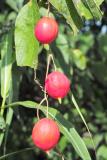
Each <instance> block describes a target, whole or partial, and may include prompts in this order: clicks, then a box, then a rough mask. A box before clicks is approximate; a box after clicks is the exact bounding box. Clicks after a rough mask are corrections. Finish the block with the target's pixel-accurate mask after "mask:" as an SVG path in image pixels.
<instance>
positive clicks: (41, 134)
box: [32, 17, 70, 151]
mask: <svg viewBox="0 0 107 160" xmlns="http://www.w3.org/2000/svg"><path fill="white" fill-rule="evenodd" d="M34 34H35V37H36V39H37V40H38V41H39V42H40V43H42V44H50V43H51V42H53V41H54V40H55V39H56V37H57V35H58V24H57V22H56V21H55V20H54V19H53V18H51V17H43V18H41V19H40V20H39V21H38V23H37V24H36V26H35V29H34ZM69 90H70V81H69V79H68V78H67V76H66V75H65V74H63V73H61V72H59V71H56V70H55V71H53V72H51V73H49V74H48V73H47V75H46V78H45V86H44V91H45V92H46V93H47V94H48V95H49V96H50V97H52V98H54V99H62V98H64V97H65V96H66V95H67V93H68V92H69ZM59 138H60V131H59V127H58V125H57V123H56V122H55V121H54V120H52V119H50V118H48V116H47V118H42V119H41V120H38V122H37V123H36V124H35V125H34V128H33V130H32V140H33V142H34V144H35V145H36V146H37V147H39V148H40V149H42V150H43V151H49V150H51V149H53V148H54V147H55V146H56V145H57V143H58V141H59Z"/></svg>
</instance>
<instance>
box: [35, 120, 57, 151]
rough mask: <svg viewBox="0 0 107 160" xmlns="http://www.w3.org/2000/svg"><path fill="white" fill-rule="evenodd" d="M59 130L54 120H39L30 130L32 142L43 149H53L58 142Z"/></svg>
mask: <svg viewBox="0 0 107 160" xmlns="http://www.w3.org/2000/svg"><path fill="white" fill-rule="evenodd" d="M59 138H60V132H59V128H58V125H57V124H56V122H55V121H53V120H52V119H49V118H42V119H41V120H39V121H38V122H37V123H36V124H35V125H34V128H33V130H32V140H33V142H34V144H35V145H36V146H37V147H39V148H40V149H42V150H43V151H49V150H51V149H53V148H54V147H55V146H56V144H57V143H58V141H59Z"/></svg>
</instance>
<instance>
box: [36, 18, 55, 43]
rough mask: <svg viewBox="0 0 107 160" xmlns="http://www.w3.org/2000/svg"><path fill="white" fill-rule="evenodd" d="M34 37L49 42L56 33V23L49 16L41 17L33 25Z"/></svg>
mask: <svg viewBox="0 0 107 160" xmlns="http://www.w3.org/2000/svg"><path fill="white" fill-rule="evenodd" d="M34 32H35V37H36V38H37V39H38V41H39V42H41V43H43V44H49V43H51V42H52V41H54V40H55V38H56V37H57V35H58V24H57V22H56V21H55V20H54V19H53V18H50V17H43V18H41V19H40V20H39V21H38V23H37V24H36V26H35V30H34Z"/></svg>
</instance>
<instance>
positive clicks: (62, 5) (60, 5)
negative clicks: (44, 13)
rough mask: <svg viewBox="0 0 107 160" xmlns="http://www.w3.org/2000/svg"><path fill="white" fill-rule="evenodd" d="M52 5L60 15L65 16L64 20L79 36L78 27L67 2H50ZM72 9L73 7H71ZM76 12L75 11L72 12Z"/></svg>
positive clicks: (53, 0) (51, 0) (64, 0)
mask: <svg viewBox="0 0 107 160" xmlns="http://www.w3.org/2000/svg"><path fill="white" fill-rule="evenodd" d="M49 1H50V3H51V4H52V5H53V6H54V7H55V8H56V9H57V10H58V12H59V13H60V14H62V15H63V16H64V18H65V19H66V20H67V23H68V24H69V25H70V26H71V28H72V30H73V32H74V34H77V32H78V27H77V26H76V24H75V23H77V22H74V20H73V19H72V17H71V13H70V10H69V9H70V8H69V9H68V6H67V3H66V0H49ZM70 7H71V6H70ZM71 12H74V11H71Z"/></svg>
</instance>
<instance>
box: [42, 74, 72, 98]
mask: <svg viewBox="0 0 107 160" xmlns="http://www.w3.org/2000/svg"><path fill="white" fill-rule="evenodd" d="M45 88H46V91H47V93H48V94H49V95H50V96H51V97H53V98H56V99H60V98H63V97H65V96H66V95H67V93H68V92H69V89H70V81H69V79H68V78H67V77H66V76H65V75H64V74H63V73H61V72H58V71H54V72H52V73H50V74H48V76H47V78H46V80H45Z"/></svg>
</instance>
